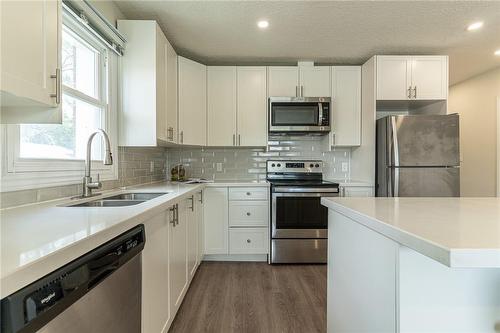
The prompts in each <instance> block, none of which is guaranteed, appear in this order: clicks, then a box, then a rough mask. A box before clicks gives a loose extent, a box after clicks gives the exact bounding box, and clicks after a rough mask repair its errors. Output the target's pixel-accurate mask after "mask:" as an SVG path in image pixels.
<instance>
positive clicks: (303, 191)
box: [273, 187, 339, 194]
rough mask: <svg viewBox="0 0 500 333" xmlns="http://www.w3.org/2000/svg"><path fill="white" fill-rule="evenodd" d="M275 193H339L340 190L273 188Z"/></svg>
mask: <svg viewBox="0 0 500 333" xmlns="http://www.w3.org/2000/svg"><path fill="white" fill-rule="evenodd" d="M273 193H318V194H322V193H339V189H338V188H318V187H306V188H304V187H301V188H297V187H279V188H273Z"/></svg>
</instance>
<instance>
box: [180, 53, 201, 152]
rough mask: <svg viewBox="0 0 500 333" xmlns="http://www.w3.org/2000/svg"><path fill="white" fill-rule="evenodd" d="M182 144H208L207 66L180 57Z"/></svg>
mask: <svg viewBox="0 0 500 333" xmlns="http://www.w3.org/2000/svg"><path fill="white" fill-rule="evenodd" d="M178 80H179V82H178V84H179V88H178V89H179V91H178V94H179V98H178V103H179V140H178V142H179V143H180V144H185V145H197V146H204V145H206V144H207V66H205V65H203V64H200V63H198V62H195V61H192V60H189V59H187V58H184V57H180V56H179V57H178Z"/></svg>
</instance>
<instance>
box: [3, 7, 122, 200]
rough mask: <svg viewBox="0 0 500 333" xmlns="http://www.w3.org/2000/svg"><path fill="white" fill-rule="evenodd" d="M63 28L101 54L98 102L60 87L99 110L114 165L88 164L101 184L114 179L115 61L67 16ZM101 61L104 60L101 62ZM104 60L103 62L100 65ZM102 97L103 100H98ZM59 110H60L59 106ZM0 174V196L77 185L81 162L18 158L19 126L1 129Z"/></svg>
mask: <svg viewBox="0 0 500 333" xmlns="http://www.w3.org/2000/svg"><path fill="white" fill-rule="evenodd" d="M63 19H64V20H63V22H64V25H65V26H66V27H67V28H69V30H71V31H72V32H74V33H75V34H77V35H78V36H79V37H81V38H82V39H83V40H85V41H86V42H87V43H88V44H90V45H91V46H92V47H94V48H96V49H97V50H99V51H100V52H102V55H103V56H102V57H99V59H100V60H99V66H100V70H99V73H100V77H99V78H98V80H99V88H100V89H99V92H98V93H99V99H94V98H92V97H90V96H87V95H85V94H82V93H81V92H79V91H77V90H75V89H71V88H70V87H66V86H63V92H66V93H67V94H68V95H70V96H74V97H76V98H78V99H80V100H82V101H85V102H91V104H92V105H99V106H101V107H102V108H103V119H102V120H103V123H104V130H105V131H106V132H107V133H108V135H109V137H110V141H111V145H112V147H111V149H112V154H113V155H114V163H113V165H111V166H106V165H104V164H103V163H102V161H99V160H95V161H94V160H93V161H92V171H93V172H92V173H93V176H95V175H96V174H97V173H99V174H100V178H101V180H115V179H118V166H117V165H118V149H117V144H116V143H117V140H118V129H117V105H118V74H119V72H118V71H119V57H118V56H117V55H116V54H114V52H111V51H109V50H108V49H107V48H106V46H105V45H104V44H103V43H102V42H101V41H99V40H98V39H97V38H96V37H95V36H93V35H92V34H91V33H89V32H88V31H86V30H85V28H83V27H82V26H81V25H80V24H79V23H78V22H77V21H75V20H74V18H72V17H71V16H70V15H67V14H64V16H63ZM103 57H104V58H103ZM102 59H104V61H102ZM101 97H103V98H101ZM59 107H62V106H59ZM0 134H1V142H2V144H1V150H2V161H1V162H2V167H1V169H2V171H1V187H0V192H7V191H15V190H23V189H34V188H42V187H52V186H61V185H70V184H78V183H79V182H81V181H82V178H83V176H84V172H85V171H84V169H85V161H84V160H79V159H74V160H73V159H39V158H21V157H20V125H2V129H1V133H0Z"/></svg>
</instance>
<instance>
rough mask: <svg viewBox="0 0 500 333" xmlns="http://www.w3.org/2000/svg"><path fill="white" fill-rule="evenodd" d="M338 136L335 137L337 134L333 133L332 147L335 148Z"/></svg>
mask: <svg viewBox="0 0 500 333" xmlns="http://www.w3.org/2000/svg"><path fill="white" fill-rule="evenodd" d="M336 139H337V138H336V136H335V133H332V146H335V143H336V142H335V141H336Z"/></svg>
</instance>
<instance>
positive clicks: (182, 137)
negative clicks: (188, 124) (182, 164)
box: [181, 131, 184, 143]
mask: <svg viewBox="0 0 500 333" xmlns="http://www.w3.org/2000/svg"><path fill="white" fill-rule="evenodd" d="M181 143H184V131H181Z"/></svg>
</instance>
